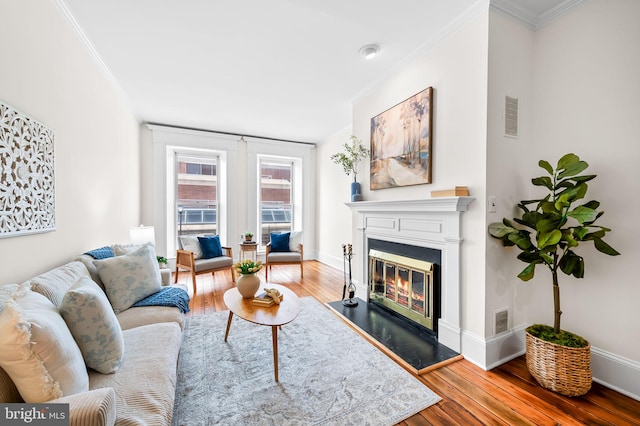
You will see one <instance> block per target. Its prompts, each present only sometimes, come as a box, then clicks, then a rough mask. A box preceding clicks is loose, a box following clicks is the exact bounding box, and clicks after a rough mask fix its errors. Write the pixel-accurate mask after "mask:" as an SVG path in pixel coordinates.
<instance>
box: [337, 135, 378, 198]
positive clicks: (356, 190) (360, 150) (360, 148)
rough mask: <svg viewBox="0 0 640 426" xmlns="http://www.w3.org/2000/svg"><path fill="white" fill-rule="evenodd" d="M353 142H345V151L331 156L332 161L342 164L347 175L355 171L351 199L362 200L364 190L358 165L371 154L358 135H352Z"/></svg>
mask: <svg viewBox="0 0 640 426" xmlns="http://www.w3.org/2000/svg"><path fill="white" fill-rule="evenodd" d="M350 140H351V144H348V143H345V144H344V145H343V146H344V150H345V151H344V152H339V153H337V154H333V155H332V156H331V161H333V162H334V163H336V164H337V165H339V166H342V168H343V169H344V172H345V173H346V174H347V176H349V175H351V174H352V173H353V182H351V201H352V202H354V201H362V191H361V190H360V183H359V182H358V180H357V175H358V165H359V164H360V162H361V161H362V160H364V159H365V158H367V157H368V156H369V150H368V149H367V148H365V147H364V144H363V142H362V141H361V140H360V139H358V138H357V137H356V136H354V135H351V139H350Z"/></svg>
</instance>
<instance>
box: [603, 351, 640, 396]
mask: <svg viewBox="0 0 640 426" xmlns="http://www.w3.org/2000/svg"><path fill="white" fill-rule="evenodd" d="M591 369H592V370H593V381H594V382H597V383H600V384H601V385H603V386H607V387H609V388H611V389H613V390H615V391H618V392H620V393H621V394H624V395H627V396H628V397H630V398H633V399H635V400H638V401H640V363H638V362H636V361H632V360H630V359H627V358H624V357H621V356H619V355H616V354H613V353H611V352H607V351H605V350H602V349H600V348H595V347H593V346H592V347H591Z"/></svg>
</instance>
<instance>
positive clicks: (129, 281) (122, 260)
mask: <svg viewBox="0 0 640 426" xmlns="http://www.w3.org/2000/svg"><path fill="white" fill-rule="evenodd" d="M93 264H94V265H96V269H98V274H100V279H101V280H102V283H103V284H104V290H105V292H106V293H107V297H108V298H109V302H111V306H112V307H113V310H114V312H115V313H116V314H117V313H119V312H122V311H124V310H126V309H129V308H130V307H131V305H133V304H134V303H136V302H137V301H139V300H142V299H144V298H145V297H147V296H149V295H151V294H153V293H157V292H158V291H160V289H161V283H162V277H161V276H160V269H158V261H157V260H156V252H155V250H154V249H153V246H149V245H144V246H142V247H140V248H139V249H138V250H136V251H134V252H133V253H130V254H125V255H122V256H116V257H110V258H108V259H101V260H94V261H93Z"/></svg>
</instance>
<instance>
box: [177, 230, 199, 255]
mask: <svg viewBox="0 0 640 426" xmlns="http://www.w3.org/2000/svg"><path fill="white" fill-rule="evenodd" d="M180 244H181V245H182V249H183V250H187V251H190V252H192V253H193V258H194V259H201V258H202V249H201V248H200V241H198V237H197V236H195V235H183V236H181V237H180Z"/></svg>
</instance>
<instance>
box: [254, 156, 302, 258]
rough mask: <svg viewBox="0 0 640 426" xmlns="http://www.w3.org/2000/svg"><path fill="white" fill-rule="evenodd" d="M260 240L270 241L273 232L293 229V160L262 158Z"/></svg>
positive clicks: (263, 242)
mask: <svg viewBox="0 0 640 426" xmlns="http://www.w3.org/2000/svg"><path fill="white" fill-rule="evenodd" d="M259 167H260V215H259V217H260V224H259V229H260V241H261V242H262V244H263V245H266V244H267V243H268V242H269V234H270V233H271V232H288V231H291V230H292V229H293V220H292V218H293V215H292V210H293V207H294V206H293V194H292V192H293V176H294V173H293V162H291V161H287V159H262V160H260V165H259Z"/></svg>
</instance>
